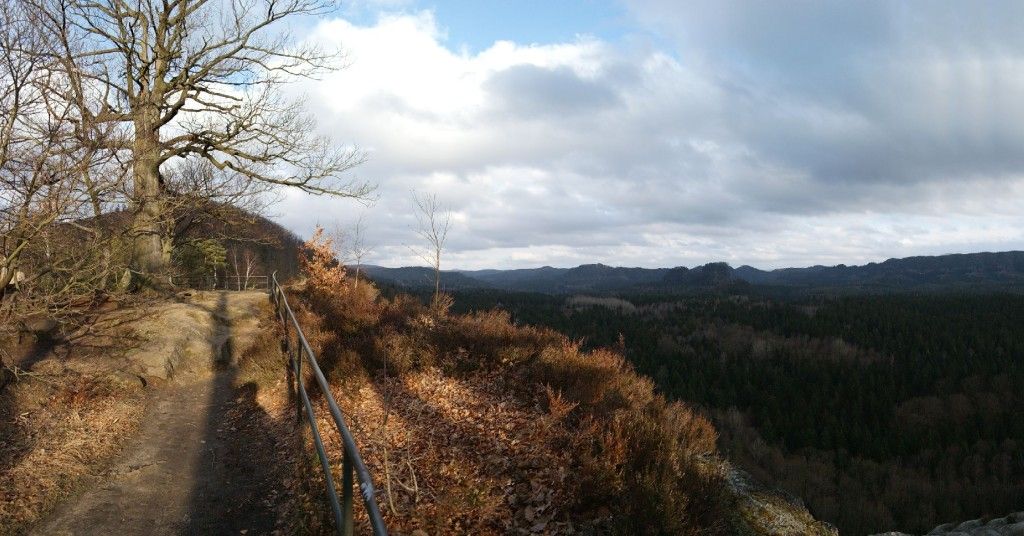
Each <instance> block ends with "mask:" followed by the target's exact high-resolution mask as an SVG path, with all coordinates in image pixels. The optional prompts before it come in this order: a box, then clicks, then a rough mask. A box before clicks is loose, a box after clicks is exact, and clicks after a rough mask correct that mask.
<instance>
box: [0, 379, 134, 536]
mask: <svg viewBox="0 0 1024 536" xmlns="http://www.w3.org/2000/svg"><path fill="white" fill-rule="evenodd" d="M43 364H44V365H47V366H38V367H34V369H33V371H32V372H28V373H21V374H19V375H18V379H17V381H16V382H14V383H12V384H10V385H8V386H7V388H6V389H3V390H2V391H0V534H18V533H20V532H22V531H23V530H25V528H26V527H28V526H29V525H31V524H32V523H33V522H35V521H36V520H38V519H39V517H40V515H42V513H44V512H45V511H46V510H47V509H48V508H50V507H52V506H53V505H54V504H56V503H57V502H58V501H60V500H61V499H62V498H64V497H66V496H67V495H69V494H70V493H72V492H74V490H75V489H76V487H77V486H78V485H79V484H80V483H81V482H82V481H83V480H84V479H87V478H89V477H99V476H100V475H101V473H102V468H103V467H104V466H105V465H106V462H107V461H108V460H110V459H112V458H113V457H114V456H115V455H116V454H117V453H118V452H120V450H121V447H122V445H123V440H124V438H125V437H128V436H130V435H131V434H132V433H133V432H134V431H135V430H136V429H138V427H139V424H140V421H141V418H142V414H143V409H144V406H145V403H144V399H145V395H144V392H143V388H142V384H141V382H139V381H138V380H137V379H136V378H134V377H131V376H128V377H122V376H116V375H104V376H91V375H88V374H83V373H79V372H76V371H73V370H70V369H67V368H64V367H62V366H61V364H60V363H59V362H57V361H55V360H49V361H44V362H43Z"/></svg>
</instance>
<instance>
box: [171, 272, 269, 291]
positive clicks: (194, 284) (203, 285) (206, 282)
mask: <svg viewBox="0 0 1024 536" xmlns="http://www.w3.org/2000/svg"><path fill="white" fill-rule="evenodd" d="M170 281H171V284H172V285H175V286H178V287H187V288H194V289H197V290H269V289H270V277H269V276H265V275H218V276H212V275H209V276H205V277H191V278H190V277H184V278H176V277H172V278H171V280H170Z"/></svg>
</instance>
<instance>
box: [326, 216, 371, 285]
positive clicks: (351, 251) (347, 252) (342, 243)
mask: <svg viewBox="0 0 1024 536" xmlns="http://www.w3.org/2000/svg"><path fill="white" fill-rule="evenodd" d="M331 238H332V239H333V240H334V247H335V249H336V253H337V255H338V260H339V261H341V262H343V263H345V264H354V265H355V268H356V274H355V275H356V276H355V279H354V281H353V283H352V284H353V286H354V287H355V288H359V275H360V274H361V272H362V266H363V261H364V260H366V257H368V256H369V255H370V254H371V253H373V246H372V245H371V244H370V243H369V242H368V241H367V238H366V217H365V215H360V216H359V218H358V219H356V221H355V222H354V223H353V224H352V225H350V226H348V227H341V226H339V225H335V227H334V231H333V232H332V233H331Z"/></svg>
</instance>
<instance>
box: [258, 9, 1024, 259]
mask: <svg viewBox="0 0 1024 536" xmlns="http://www.w3.org/2000/svg"><path fill="white" fill-rule="evenodd" d="M659 9H662V10H668V9H669V8H666V7H664V6H653V7H652V6H650V5H641V6H638V7H636V10H637V12H638V13H639V14H640V15H638V17H639V18H640V19H641V20H654V19H658V13H659V11H658V10H659ZM731 16H732V14H731V12H730V13H725V14H722V13H719V14H718V15H716V17H715V18H714V21H713V22H714V24H712V25H711V27H713V28H727V27H735V25H736V21H735V20H734V19H732V18H730V17H731ZM668 17H669V16H668V15H665V14H664V13H663V14H662V18H661V19H658V20H659V21H661V20H672V19H670V18H668ZM748 22H749V21H748ZM651 24H652V27H657V26H663V24H662V22H658V23H657V24H655V23H653V22H652V23H651ZM709 24H710V23H709ZM730 25H732V26H730ZM781 26H782V27H783V28H784V26H785V25H781ZM863 26H864V28H862V30H864V31H867V30H868V29H872V28H873V30H871V31H873V32H875V33H879V34H887V32H888V33H892V29H891V28H888V27H887V26H885V25H882V26H881V27H880V28H881V29H879V28H876V26H878V25H877V24H875V21H873V20H867V21H864V22H863ZM723 31H725V30H723ZM680 32H681V33H682V34H686V32H685V31H683V30H680ZM726 33H728V31H727V32H726ZM869 33H870V32H869ZM669 35H672V34H671V32H669ZM837 35H840V36H847V37H848V38H849V39H850V40H854V41H855V38H858V36H860V35H861V34H858V33H857V32H846V33H843V32H837ZM732 37H735V36H732ZM784 37H786V38H787V39H789V40H791V41H792V42H796V43H797V44H799V40H798V39H797V38H796V37H794V36H784ZM828 37H829V36H828V35H826V34H824V33H823V34H820V35H817V36H816V37H815V39H818V40H820V41H828ZM311 38H312V39H316V40H320V41H323V42H325V43H330V44H341V45H343V46H344V47H345V48H346V49H347V51H348V55H349V60H350V62H351V66H350V67H349V68H348V69H346V70H343V71H340V72H337V73H334V74H332V75H330V76H328V77H326V78H325V79H324V80H322V81H320V82H316V83H307V84H304V85H303V86H302V89H303V91H304V92H305V93H306V95H307V96H308V102H307V104H308V105H309V106H310V107H311V108H312V109H313V110H314V112H315V113H316V115H317V117H318V119H319V121H320V125H321V128H322V129H323V130H324V131H325V132H328V133H330V134H332V135H334V136H335V137H337V139H339V140H341V141H345V142H355V143H358V144H359V145H360V146H361V147H363V148H364V149H366V150H367V151H368V153H369V156H370V162H369V163H367V164H366V165H364V166H362V167H361V168H359V169H358V170H357V175H358V176H359V177H360V178H364V179H369V180H371V181H374V182H377V183H378V184H379V185H380V191H379V194H380V199H379V202H378V203H377V204H376V205H375V206H374V207H373V208H371V209H369V210H368V211H367V218H368V220H367V221H368V226H369V233H370V236H371V239H373V240H374V241H375V242H377V244H378V247H377V249H376V251H377V257H376V258H375V259H372V262H377V263H382V264H389V265H399V264H412V263H415V259H414V257H413V255H412V254H410V252H409V251H408V248H406V247H405V245H406V244H409V243H411V241H413V240H414V237H413V234H412V233H411V226H412V225H413V222H414V219H413V218H412V215H411V214H410V209H411V205H412V203H411V191H412V190H414V189H415V190H420V191H429V192H435V193H437V194H438V196H439V197H440V198H441V199H442V200H443V201H444V202H446V203H448V204H450V205H451V207H452V209H453V211H454V212H455V214H456V218H455V227H454V229H453V230H452V234H451V242H450V244H451V248H450V250H451V251H450V253H449V255H448V256H447V259H448V260H447V263H446V264H448V266H450V267H462V268H478V267H519V266H536V265H543V264H551V265H574V264H579V263H583V262H604V263H608V264H616V265H643V266H672V265H677V264H687V265H693V264H697V263H704V262H708V261H712V260H726V261H729V262H731V263H734V264H742V263H751V264H755V265H758V266H782V265H806V264H813V263H819V262H820V263H827V264H835V263H840V262H845V263H852V262H863V261H867V260H878V259H881V258H885V257H887V256H906V255H911V254H919V253H940V252H944V251H972V250H978V249H983V248H989V249H1011V248H1021V247H1024V232H1022V231H1021V230H1020V229H1024V226H1022V225H1021V224H1022V223H1024V216H1021V215H1020V214H1021V213H1020V210H1019V207H1020V206H1021V201H1024V157H1022V156H1021V153H1020V151H1019V148H1020V146H1021V145H1020V144H1019V143H1018V142H1024V134H1022V132H1024V131H1022V130H1021V129H1020V128H1019V125H1020V124H1022V122H1019V121H1016V118H1018V115H1019V114H1022V113H1024V111H1022V110H1024V107H1021V108H1020V109H1018V107H1016V106H1011V105H1010V104H1009V103H1008V101H1011V100H1015V97H1014V95H1019V94H1020V92H1019V91H1017V90H1018V89H1024V88H1022V87H1020V86H1022V85H1024V83H1022V81H1024V78H1022V76H1021V75H1020V74H1019V73H1021V72H1024V71H1022V70H1021V69H1020V68H1019V66H1020V62H1021V61H1024V60H1022V58H1021V57H1020V56H1014V55H1012V54H1007V53H1006V52H1005V51H1001V52H1000V54H1001V56H1000V58H1001V59H1000V58H992V57H990V56H984V55H983V56H980V57H975V56H972V55H970V54H966V53H964V48H962V47H961V48H958V49H956V50H955V51H954V52H955V56H956V57H951V56H950V54H951V53H947V52H946V51H944V50H935V49H934V48H929V47H924V46H922V45H921V44H920V41H919V40H912V42H909V43H906V42H903V41H900V40H899V39H895V38H893V39H895V41H894V42H895V44H892V45H891V46H892V47H893V48H892V50H891V52H886V50H889V49H885V50H882V51H880V50H879V49H878V47H876V46H874V45H871V46H870V47H868V49H869V50H868V49H865V50H861V49H862V48H864V47H862V46H861V44H860V43H859V42H854V43H853V44H850V43H844V42H838V43H837V44H833V45H830V46H826V45H825V44H822V45H821V51H820V52H821V53H822V54H825V55H828V54H833V55H834V56H835V57H836V58H841V59H843V61H844V62H845V63H843V65H845V66H847V67H849V68H850V69H855V66H858V65H861V64H862V62H864V61H868V60H871V61H875V62H876V63H875V64H873V65H872V66H871V67H870V68H864V69H866V71H864V72H867V73H870V74H871V75H872V76H875V77H878V78H877V79H876V80H875V83H873V84H869V83H867V82H866V78H865V77H862V76H860V75H858V76H857V77H854V78H847V82H849V86H848V87H847V86H835V87H832V86H831V85H830V84H832V83H833V82H836V81H835V80H833V78H834V77H833V76H831V74H830V73H831V71H830V70H829V68H828V66H827V64H826V63H825V62H823V61H822V62H815V64H814V65H811V66H810V67H808V68H807V69H805V70H803V71H800V73H799V74H801V75H802V78H800V79H793V80H792V83H788V82H786V81H785V80H786V77H784V76H782V75H784V74H787V73H788V72H789V70H792V69H797V68H796V67H794V66H793V65H791V64H790V62H791V61H794V60H793V59H792V58H791V57H790V56H792V55H793V52H792V50H790V49H789V48H786V47H787V46H789V45H778V46H779V47H782V49H780V50H775V51H774V52H775V54H776V55H775V56H772V57H765V58H759V57H757V56H756V55H753V53H751V52H744V51H745V50H747V49H748V48H749V47H750V46H755V45H758V44H764V43H767V42H772V39H776V38H780V37H779V35H777V34H771V35H761V36H754V37H750V39H751V40H752V42H751V43H752V44H751V43H747V42H741V43H738V44H737V43H735V42H729V41H728V40H727V38H720V37H715V38H714V39H712V38H711V37H707V36H702V35H697V36H696V37H694V36H693V35H690V34H686V38H685V39H684V38H682V37H680V38H679V39H678V40H677V42H678V43H680V44H679V48H678V49H676V50H671V51H666V50H659V49H658V48H656V47H655V46H653V45H652V44H650V43H645V42H643V41H642V40H639V39H627V40H624V41H622V42H615V43H609V42H604V41H600V40H596V39H592V38H581V39H579V40H577V41H574V42H569V43H556V44H550V45H529V46H527V45H520V44H516V43H513V42H508V41H501V42H497V43H495V44H494V45H493V46H491V47H490V48H487V49H486V50H483V51H481V52H479V53H475V54H469V53H466V52H464V51H453V50H450V49H449V48H447V47H446V46H445V44H444V42H445V32H444V30H443V28H442V27H441V26H440V24H439V23H438V21H436V20H435V19H434V17H433V15H432V13H431V12H429V11H422V12H416V13H402V14H390V15H388V14H385V15H382V16H381V17H380V18H379V20H378V21H377V22H376V23H375V24H373V25H369V26H359V25H356V24H353V23H351V22H349V21H346V20H344V19H335V20H331V21H324V22H323V23H321V24H320V25H319V26H318V27H317V28H316V29H315V31H314V33H313V34H312V36H311ZM694 38H700V39H705V40H706V41H708V42H711V43H710V44H708V48H701V47H700V46H698V45H701V43H696V44H695V43H694V42H692V39H694ZM723 39H725V41H723ZM903 39H904V41H906V40H908V39H909V37H906V36H904V37H903ZM840 41H841V40H840ZM704 44H707V43H704ZM790 44H792V43H790ZM812 44H813V43H812ZM792 46H796V45H792ZM864 46H867V45H864ZM744 47H746V48H744ZM858 47H860V48H858ZM922 50H924V51H926V52H927V54H926V53H925V52H922ZM723 51H725V52H723ZM855 52H858V53H860V52H862V53H860V54H859V55H857V54H854V53H855ZM727 53H728V54H727ZM770 53H772V51H769V52H765V54H770ZM729 54H732V56H729ZM743 54H751V56H750V57H751V58H752V59H753V60H757V61H756V62H755V63H754V66H755V67H757V68H756V69H755V68H750V67H749V66H747V65H745V63H744V61H743V58H744V56H743ZM758 54H761V52H758ZM726 56H729V57H739V58H740V59H739V60H738V61H736V62H734V63H728V62H725V61H724V60H723V59H722V58H723V57H726ZM850 58H854V59H850ZM837 61H838V60H837ZM766 71H771V72H770V73H766ZM821 72H824V73H825V74H824V75H822V74H821ZM844 76H847V75H844ZM849 76H854V75H849ZM822 77H823V78H822ZM815 80H823V81H824V82H825V83H824V85H823V87H817V86H815V84H814V82H815ZM824 86H829V87H824ZM837 88H838V89H837ZM1017 100H1019V99H1017ZM1005 117H1009V118H1013V121H1004V120H1001V118H1005ZM1021 119H1024V117H1021ZM361 210H362V209H361V208H360V207H358V206H356V205H354V204H352V203H347V202H342V201H337V200H331V199H326V198H310V197H307V196H302V195H298V194H289V195H288V196H287V198H286V201H285V203H284V204H283V205H282V206H281V207H280V208H279V209H278V212H279V213H280V214H281V218H280V219H281V221H283V222H284V223H286V224H287V225H289V226H291V227H292V228H294V229H296V230H297V231H299V232H302V233H308V232H309V231H310V229H311V227H312V226H313V224H314V223H315V222H317V221H319V222H321V223H324V222H329V221H332V220H341V221H345V220H351V219H354V217H355V214H356V213H358V212H360V211H361Z"/></svg>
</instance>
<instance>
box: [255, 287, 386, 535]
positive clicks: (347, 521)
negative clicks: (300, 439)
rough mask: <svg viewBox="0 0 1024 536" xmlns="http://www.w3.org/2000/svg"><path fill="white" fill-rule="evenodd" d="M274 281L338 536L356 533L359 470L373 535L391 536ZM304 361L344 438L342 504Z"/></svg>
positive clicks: (317, 367)
mask: <svg viewBox="0 0 1024 536" xmlns="http://www.w3.org/2000/svg"><path fill="white" fill-rule="evenodd" d="M270 280H271V283H272V284H271V285H270V299H271V301H273V303H274V310H275V311H276V313H277V317H278V319H280V320H281V324H282V325H283V326H284V340H285V351H286V352H287V354H288V360H289V363H290V365H291V370H292V374H294V376H295V383H296V388H295V390H296V391H297V392H298V395H299V401H300V402H301V405H298V404H297V405H296V414H297V417H298V420H299V421H301V420H302V418H303V413H304V414H305V417H306V420H307V421H308V422H309V429H310V431H311V432H312V433H313V442H314V444H315V446H316V455H317V457H318V458H319V459H320V468H321V469H322V470H323V472H324V479H325V480H326V481H327V499H328V501H329V502H330V503H331V510H333V511H334V520H335V523H336V524H337V529H338V534H342V535H344V536H351V534H352V531H353V516H352V484H353V482H352V471H353V469H355V473H356V476H357V477H358V478H359V492H360V495H362V498H363V505H364V506H365V507H366V514H367V516H368V517H369V518H370V527H371V528H372V529H373V534H374V535H375V536H387V533H388V532H387V528H385V527H384V519H383V518H382V517H381V515H380V508H379V507H378V506H377V501H376V497H375V491H374V487H373V479H372V478H371V477H370V472H369V471H368V470H367V469H366V465H365V464H364V463H363V459H362V457H361V456H359V449H358V448H357V447H356V442H355V439H353V438H352V433H351V432H349V430H348V427H347V426H345V419H344V418H342V416H341V409H340V408H338V403H337V402H336V401H335V400H334V396H332V395H331V390H330V388H329V386H328V384H327V379H326V378H325V377H324V373H323V371H321V370H320V365H319V364H317V362H316V355H315V354H314V353H313V350H312V349H311V348H310V347H309V342H307V341H306V336H305V335H304V334H303V333H302V328H301V327H300V326H299V322H298V320H296V319H295V313H293V312H292V308H291V306H289V305H288V297H287V296H285V293H284V288H282V287H281V284H280V283H278V282H277V272H274V273H273V274H272V275H271V276H270ZM289 324H291V325H292V326H294V327H295V335H296V339H297V340H298V342H299V344H298V345H296V348H295V351H294V353H293V352H292V348H291V338H290V337H289V336H288V325H289ZM303 357H305V360H306V361H308V363H309V366H310V368H311V369H312V371H313V377H314V378H316V383H317V386H319V388H320V392H321V393H322V394H323V396H324V399H325V400H327V407H328V409H329V410H330V413H331V417H332V418H333V420H334V426H335V428H337V430H338V434H340V435H341V441H342V444H343V445H344V450H343V456H342V490H341V491H342V498H341V501H339V500H338V491H337V490H336V489H335V487H334V477H333V476H332V474H331V462H330V460H329V459H328V457H327V450H326V449H325V448H324V443H323V440H322V439H321V437H320V430H319V428H318V427H317V424H316V415H315V414H314V413H313V404H312V402H310V400H309V395H308V394H307V393H306V382H305V380H304V379H303V378H302V361H303Z"/></svg>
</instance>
